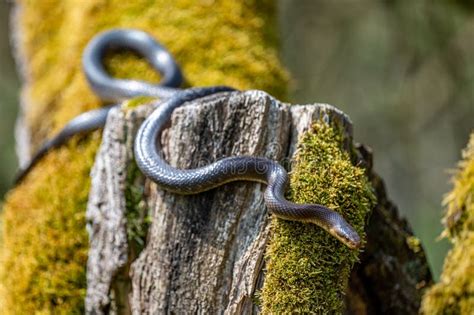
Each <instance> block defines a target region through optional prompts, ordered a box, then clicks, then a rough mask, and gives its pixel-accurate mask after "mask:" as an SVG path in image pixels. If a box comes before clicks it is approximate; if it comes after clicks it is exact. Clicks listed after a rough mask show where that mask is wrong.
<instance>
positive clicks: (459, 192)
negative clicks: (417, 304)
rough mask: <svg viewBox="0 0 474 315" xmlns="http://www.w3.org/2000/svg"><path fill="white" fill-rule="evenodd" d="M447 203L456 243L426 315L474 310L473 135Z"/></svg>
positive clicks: (428, 300)
mask: <svg viewBox="0 0 474 315" xmlns="http://www.w3.org/2000/svg"><path fill="white" fill-rule="evenodd" d="M444 203H445V205H446V208H447V210H446V214H445V217H444V221H445V224H446V230H445V232H444V234H445V236H447V237H449V239H450V240H451V241H452V243H453V248H452V249H451V251H450V252H449V253H448V255H447V256H446V259H445V261H444V267H443V272H442V274H441V278H440V281H439V283H437V284H436V285H434V286H433V287H432V288H431V289H430V290H429V291H428V292H427V294H426V295H425V296H424V298H423V304H422V312H423V313H424V314H471V313H472V311H473V310H474V134H472V135H471V139H470V142H469V144H468V146H467V148H466V149H465V150H464V152H463V160H462V161H461V162H460V163H459V168H458V171H457V172H456V174H455V175H454V177H453V189H452V190H451V192H449V194H447V196H446V198H445V200H444Z"/></svg>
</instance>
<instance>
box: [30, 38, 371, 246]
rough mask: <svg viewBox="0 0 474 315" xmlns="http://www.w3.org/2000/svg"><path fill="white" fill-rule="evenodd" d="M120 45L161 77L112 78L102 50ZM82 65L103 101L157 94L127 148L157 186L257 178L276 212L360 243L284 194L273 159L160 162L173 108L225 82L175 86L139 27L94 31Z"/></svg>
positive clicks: (92, 115) (207, 186)
mask: <svg viewBox="0 0 474 315" xmlns="http://www.w3.org/2000/svg"><path fill="white" fill-rule="evenodd" d="M121 48H126V49H130V50H132V51H135V52H137V53H138V54H140V55H142V56H144V57H145V58H146V59H147V60H148V62H149V63H150V64H151V65H152V66H153V67H154V68H155V69H157V70H158V71H159V72H160V73H161V74H162V76H163V79H162V81H161V82H160V83H159V84H155V85H153V84H150V83H148V82H143V81H138V80H124V79H116V78H112V77H111V76H110V75H109V74H108V73H107V71H106V69H105V67H104V66H103V58H104V56H105V54H106V52H107V51H108V50H110V49H121ZM83 67H84V72H85V74H86V78H87V80H88V82H89V84H90V86H91V88H92V89H93V90H94V91H95V93H96V94H97V95H98V96H99V97H100V98H101V99H102V100H103V101H119V100H123V99H128V98H131V97H135V96H152V97H157V98H159V99H160V100H159V101H155V102H153V103H152V106H154V108H155V109H154V110H153V112H152V113H151V114H150V115H149V116H148V117H147V118H146V119H145V121H144V122H143V123H142V124H141V126H140V128H139V130H138V132H137V135H136V137H135V141H134V148H133V150H134V156H135V161H136V163H137V166H138V168H139V169H140V170H141V172H142V173H143V174H144V175H145V176H146V177H147V178H148V179H150V180H151V181H153V182H155V183H156V184H157V185H158V186H159V187H161V188H162V189H164V190H166V191H170V192H172V193H176V194H181V195H191V194H199V193H201V192H204V191H208V190H211V189H214V188H217V187H219V186H221V185H224V184H227V183H229V182H234V181H252V182H258V183H263V184H265V185H266V188H265V191H264V203H265V205H266V207H267V209H268V210H269V211H270V212H271V213H273V214H274V215H275V216H276V217H278V218H281V219H284V220H290V221H299V222H304V223H311V224H315V225H317V226H319V227H321V228H322V229H324V230H325V231H327V232H328V233H329V234H331V235H332V236H334V237H335V238H336V239H338V240H339V241H341V242H342V243H343V244H345V245H346V246H347V247H349V248H350V249H357V248H360V246H361V244H362V242H361V239H360V237H359V235H358V233H357V232H356V231H355V229H354V228H353V227H352V226H351V225H350V224H349V223H348V222H347V221H346V220H345V219H344V217H343V216H342V215H341V214H339V213H337V212H336V211H334V210H332V209H330V208H328V207H325V206H323V205H319V204H297V203H293V202H291V201H288V200H287V199H286V198H285V191H286V189H287V186H288V182H289V177H288V173H287V171H286V170H285V168H284V167H283V166H281V165H280V164H279V163H278V162H276V161H273V160H271V159H268V158H264V157H255V156H245V155H241V156H231V157H225V158H222V159H219V160H217V161H215V162H213V163H211V164H209V165H206V166H203V167H198V168H194V169H178V168H175V167H172V166H171V165H170V164H168V163H167V162H166V160H165V159H164V158H163V152H162V147H161V143H160V141H158V139H161V138H160V136H161V133H162V132H163V130H164V129H165V128H166V127H167V126H168V125H169V121H170V119H171V115H172V114H173V112H174V110H175V109H176V108H178V107H180V106H182V105H184V104H186V103H189V102H193V101H196V100H199V99H202V98H205V97H209V96H211V95H217V94H222V95H223V96H224V95H225V93H227V94H229V93H232V92H235V91H237V90H236V89H233V88H231V87H226V86H212V87H198V88H188V89H179V88H178V86H179V85H181V83H182V73H181V71H180V69H179V66H178V65H177V64H176V62H175V61H174V59H173V57H172V56H171V54H170V53H169V52H168V51H167V50H166V49H165V48H164V47H163V46H162V45H161V44H159V43H158V42H157V41H156V40H154V39H153V38H152V37H151V36H150V35H149V34H147V33H145V32H142V31H139V30H131V29H118V30H110V31H106V32H103V33H101V34H99V35H98V36H96V37H95V38H93V39H92V41H91V42H90V43H89V44H88V45H87V47H86V49H85V52H84V54H83ZM115 106H118V105H110V106H107V107H104V108H100V109H97V110H94V111H89V112H86V113H83V114H81V115H79V116H78V117H76V118H74V119H73V120H72V121H71V122H69V123H68V124H67V125H66V127H65V128H64V129H63V130H62V131H61V132H60V133H59V134H58V135H57V136H56V137H54V138H53V139H52V140H50V141H47V142H46V143H45V145H43V147H42V148H41V149H40V150H39V151H38V152H39V153H37V154H36V155H35V157H34V158H33V159H32V162H30V165H29V166H28V167H27V168H26V169H25V170H26V171H24V172H23V175H22V177H24V176H25V175H26V173H27V172H28V170H29V169H31V167H33V164H34V163H36V162H37V161H38V160H39V159H40V158H41V157H42V156H43V155H44V154H45V153H46V152H47V151H49V150H50V149H51V148H53V147H57V146H59V145H62V144H64V142H65V141H67V139H69V138H70V137H71V136H72V135H74V134H77V133H79V132H85V131H89V130H93V129H97V128H100V127H103V126H104V124H105V121H106V117H107V114H108V112H109V111H110V109H112V108H113V107H115ZM45 148H46V149H45ZM42 149H43V150H42ZM41 152H43V153H42V154H41ZM22 177H21V178H22Z"/></svg>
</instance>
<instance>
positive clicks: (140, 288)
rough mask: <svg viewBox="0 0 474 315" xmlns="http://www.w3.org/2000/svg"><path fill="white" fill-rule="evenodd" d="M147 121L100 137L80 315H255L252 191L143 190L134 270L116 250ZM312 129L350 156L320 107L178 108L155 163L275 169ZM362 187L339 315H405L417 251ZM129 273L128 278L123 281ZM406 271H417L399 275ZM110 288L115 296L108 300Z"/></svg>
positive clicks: (416, 280) (257, 198)
mask: <svg viewBox="0 0 474 315" xmlns="http://www.w3.org/2000/svg"><path fill="white" fill-rule="evenodd" d="M148 112H149V110H147V109H146V107H141V108H139V109H136V110H131V111H126V112H124V111H120V110H117V111H114V112H112V113H111V115H110V117H109V121H108V124H107V127H106V129H105V131H104V138H103V143H102V147H101V149H100V152H99V154H98V158H97V160H96V164H95V166H94V171H93V173H92V174H93V178H92V191H91V195H90V199H89V206H88V218H89V219H90V221H91V223H92V224H91V227H92V228H91V231H92V233H91V249H90V255H89V262H88V294H87V299H86V308H87V310H88V311H89V312H90V313H103V312H106V311H107V310H110V309H112V310H116V311H118V312H119V313H127V312H129V311H131V312H132V313H134V314H157V313H176V314H181V313H201V314H216V313H225V314H251V313H258V312H259V307H258V305H257V304H256V303H255V301H256V298H255V295H256V293H257V292H258V290H259V289H260V288H261V286H262V283H263V281H264V278H265V273H264V265H265V263H264V259H263V256H264V252H265V247H266V244H267V241H268V238H269V215H268V213H267V211H266V209H265V206H264V202H263V189H264V187H263V186H262V185H261V184H256V183H244V182H239V183H230V184H227V185H224V186H222V187H220V188H219V189H214V190H211V191H209V192H206V193H201V194H198V195H193V196H179V195H176V194H172V193H169V192H165V191H162V190H161V189H159V188H158V187H156V185H154V184H152V183H149V182H147V184H146V187H147V189H146V193H145V200H146V204H147V205H148V209H149V211H150V212H149V214H150V216H151V221H152V223H151V227H150V229H149V231H148V236H147V244H146V247H145V249H144V250H143V251H142V252H141V253H140V255H139V256H138V258H137V259H135V257H132V256H133V255H130V253H131V250H130V248H129V246H128V244H129V242H126V241H125V239H126V235H127V211H129V210H127V207H126V203H127V202H126V199H127V197H126V193H125V190H126V185H130V183H126V176H127V175H126V174H127V173H128V171H127V169H130V167H133V160H132V157H131V154H130V153H131V152H132V141H131V140H130V139H133V137H134V134H135V132H136V129H137V125H138V124H139V123H140V122H141V120H142V119H143V117H144V116H145V115H146V114H147V113H148ZM321 118H322V119H324V121H326V122H328V123H331V124H334V123H336V122H337V125H338V126H343V129H344V130H343V131H342V133H343V135H344V138H345V139H346V142H347V149H348V150H349V149H350V148H351V147H352V126H351V123H350V121H349V120H348V119H347V117H346V116H345V115H344V114H343V113H341V112H340V111H338V110H337V109H335V108H333V107H331V106H327V105H321V104H315V105H305V106H289V105H288V104H284V103H281V102H279V101H278V100H276V99H274V98H272V97H271V96H269V95H268V94H266V93H263V92H260V91H248V92H235V93H232V94H229V95H226V96H219V97H211V98H206V99H205V100H200V101H199V102H193V103H192V104H189V105H187V106H184V107H182V108H179V109H178V110H176V111H175V113H174V114H173V117H172V123H171V127H170V128H169V129H167V131H166V132H165V133H164V135H163V137H162V139H161V141H162V144H163V148H164V152H165V156H166V159H167V160H168V161H169V162H170V164H171V165H173V166H176V167H179V168H194V167H198V166H202V165H207V164H209V163H211V162H213V161H215V160H217V159H219V158H222V157H225V156H235V155H252V156H265V157H268V158H271V159H274V160H278V161H282V160H284V159H288V158H291V156H292V155H293V153H294V150H295V148H296V142H297V140H298V137H299V136H300V135H301V134H302V133H303V132H305V131H306V130H307V129H308V128H310V127H311V125H312V123H313V122H314V121H316V120H318V119H321ZM356 152H358V154H354V160H355V161H356V163H359V164H360V163H365V166H366V167H367V171H368V173H369V174H371V163H370V154H369V153H368V151H367V150H365V149H364V148H363V147H360V148H359V149H357V150H356ZM371 176H372V178H373V182H374V183H376V182H378V183H379V184H377V185H376V187H377V193H378V197H379V200H380V202H379V205H378V206H377V208H376V209H375V213H374V214H373V217H372V221H371V225H370V227H369V228H368V230H369V240H368V246H367V250H366V253H365V254H364V256H363V257H364V258H363V261H362V262H361V264H360V265H359V266H358V267H357V268H356V269H355V270H354V273H353V275H352V277H351V282H350V286H349V290H348V294H347V297H346V304H347V308H348V311H349V312H352V313H357V314H376V313H377V312H380V311H384V312H386V313H399V312H402V311H403V312H407V313H409V314H413V313H416V310H417V307H418V306H419V303H420V297H421V289H422V287H424V286H425V285H426V284H427V283H429V282H430V281H431V278H430V274H429V269H428V268H427V265H426V260H425V257H424V255H423V251H422V249H421V248H419V247H418V249H413V248H412V247H410V246H409V245H410V244H409V243H408V242H407V238H409V237H410V235H411V232H410V231H409V228H407V226H406V223H405V222H404V221H400V220H399V219H398V218H397V215H396V210H395V209H394V207H393V206H392V205H391V204H390V203H389V202H388V201H387V200H386V196H385V192H384V191H383V188H382V186H381V185H382V184H381V183H380V181H379V179H378V178H376V177H375V175H373V174H372V175H371ZM372 226H373V227H374V228H372ZM382 240H385V241H382ZM127 255H128V257H127ZM130 264H132V265H131V268H130V273H129V277H130V278H129V279H127V280H125V281H123V275H124V274H125V275H126V276H128V275H127V273H128V269H129V265H130ZM407 264H411V265H415V266H418V267H419V268H418V269H416V270H408V269H407V268H406V265H407ZM335 272H337V271H335ZM128 281H129V284H128V285H127V284H126V283H127V282H128ZM117 282H120V283H121V284H122V285H121V286H122V288H125V290H114V288H115V289H116V288H117ZM124 283H125V285H123V284H124ZM130 284H131V285H130ZM374 288H377V290H374ZM378 289H380V291H379V290H378ZM118 295H122V296H118ZM127 296H128V299H127ZM123 301H126V302H125V303H124V302H123Z"/></svg>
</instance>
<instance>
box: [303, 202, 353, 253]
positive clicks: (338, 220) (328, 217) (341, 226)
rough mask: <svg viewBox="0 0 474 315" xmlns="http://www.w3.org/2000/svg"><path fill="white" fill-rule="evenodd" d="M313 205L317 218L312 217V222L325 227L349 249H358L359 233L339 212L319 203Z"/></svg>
mask: <svg viewBox="0 0 474 315" xmlns="http://www.w3.org/2000/svg"><path fill="white" fill-rule="evenodd" d="M315 206H316V209H317V210H316V211H317V220H314V219H313V220H312V222H313V223H315V224H317V225H319V226H320V227H322V228H323V229H325V230H326V231H327V232H328V233H329V234H331V235H332V236H334V237H335V238H337V239H338V240H339V241H341V242H342V243H344V244H345V245H346V246H347V247H349V248H350V249H358V248H360V247H361V246H362V241H361V239H360V237H359V234H357V232H356V231H355V230H354V228H353V227H352V226H351V225H350V224H349V223H347V221H346V220H345V219H344V218H343V217H342V216H341V215H340V214H339V213H337V212H336V211H334V210H331V209H329V208H326V207H324V206H321V205H315Z"/></svg>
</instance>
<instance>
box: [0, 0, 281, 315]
mask: <svg viewBox="0 0 474 315" xmlns="http://www.w3.org/2000/svg"><path fill="white" fill-rule="evenodd" d="M18 3H19V5H21V7H22V12H21V14H20V15H19V16H18V17H17V20H16V22H18V24H19V25H21V29H20V31H19V33H21V34H22V37H21V39H20V43H19V47H20V48H21V50H22V53H23V55H24V56H25V59H26V65H25V66H26V69H27V70H28V73H27V75H28V82H27V85H26V86H25V90H24V95H25V96H26V98H27V100H28V101H29V103H30V104H29V107H28V112H27V116H26V120H27V124H28V125H29V126H30V128H31V130H32V131H33V132H32V135H33V136H32V142H33V146H38V145H39V144H40V143H41V142H42V141H43V140H44V139H45V138H46V137H47V136H48V135H51V134H52V133H54V132H56V131H57V130H59V129H60V128H61V127H62V126H64V125H65V123H66V122H67V121H69V120H70V119H71V118H73V117H75V116H77V115H78V114H79V113H81V112H84V111H86V110H90V109H93V108H96V107H98V106H100V105H101V104H100V102H99V100H98V99H97V97H95V96H94V95H93V93H92V91H91V90H90V89H89V87H88V86H87V83H86V80H85V78H84V75H83V73H82V70H81V61H80V59H81V54H82V50H83V48H84V46H85V45H86V44H87V42H88V41H89V40H90V39H91V38H92V37H93V36H94V35H95V34H97V32H99V31H102V30H105V29H109V28H112V27H134V28H139V29H142V30H145V31H148V32H150V33H151V34H152V35H153V36H155V37H156V38H157V39H159V40H160V41H161V42H162V43H163V44H164V45H165V46H166V47H167V48H168V49H169V50H170V51H171V52H172V53H173V55H175V56H176V58H177V61H178V63H179V64H180V65H181V66H182V68H183V71H184V73H185V75H186V80H187V83H188V84H189V85H193V86H202V85H216V84H225V85H230V86H234V87H236V88H240V89H249V88H252V89H262V90H266V91H268V92H269V93H272V94H273V95H276V96H277V97H279V98H283V99H284V98H285V97H286V88H287V76H286V73H285V71H284V70H283V68H282V66H281V64H280V62H279V60H278V58H277V49H276V47H277V42H276V39H277V32H276V23H275V16H276V5H275V3H274V1H270V0H264V1H257V0H246V1H233V0H220V1H207V0H203V1H199V2H196V1H192V0H176V1H173V2H169V1H164V0H156V1H150V0H138V1H119V0H110V1H102V0H95V1H79V0H76V1H60V0H50V1H39V0H36V1H35V0H19V1H18ZM107 67H108V68H109V69H110V70H111V72H112V73H114V74H116V75H118V76H120V77H124V78H140V79H142V80H149V81H157V80H159V76H158V75H157V74H156V73H155V72H154V71H153V70H151V69H149V68H148V67H147V66H146V63H145V62H143V61H139V60H137V58H136V57H135V56H133V55H132V54H118V55H114V56H113V57H111V58H109V59H108V61H107ZM256 78H258V80H256ZM134 102H135V101H132V102H131V103H132V104H131V105H132V106H133V103H134ZM138 103H140V101H138ZM129 105H130V104H129ZM99 141H100V139H99V137H98V134H95V135H94V136H92V137H87V138H86V139H84V140H83V141H78V140H76V141H72V142H71V143H70V144H69V145H68V146H67V147H65V148H62V149H60V150H55V151H53V152H51V153H50V154H48V156H47V157H46V158H45V159H44V160H43V161H42V162H41V163H40V164H39V165H38V166H37V167H36V168H35V170H34V171H33V172H32V173H31V174H30V175H29V176H28V177H27V178H26V179H25V181H24V182H23V184H22V185H20V186H19V187H17V188H15V189H14V190H13V191H12V192H11V193H10V194H9V195H8V197H7V200H6V203H5V206H4V209H3V218H2V220H3V222H2V224H3V227H2V239H3V241H2V246H1V248H0V259H1V260H0V286H1V287H2V290H1V291H0V304H1V306H2V311H4V313H5V314H32V313H37V314H40V313H41V314H48V313H53V312H54V313H58V314H74V313H81V312H82V311H83V296H84V291H85V273H84V272H85V263H86V255H87V246H88V244H87V236H86V233H85V222H84V211H85V205H86V200H87V193H88V189H89V185H90V183H89V179H88V177H89V170H90V167H91V165H92V162H93V156H94V154H95V150H96V148H97V146H98V143H99ZM139 194H140V192H137V191H134V190H133V188H130V191H129V192H128V197H127V198H128V199H127V200H128V201H129V206H130V210H131V211H130V213H129V219H130V220H131V222H132V223H133V222H135V223H137V222H139V221H140V220H138V218H139V217H140V216H139V215H138V216H136V218H132V217H134V216H135V215H136V214H137V213H138V212H134V211H135V210H137V208H136V206H137V205H138V204H137V198H138V195H139ZM135 219H137V220H135ZM132 226H134V227H132ZM130 227H131V228H130V230H129V235H130V236H131V238H132V239H134V240H138V239H143V233H144V230H143V229H142V226H141V224H131V225H130Z"/></svg>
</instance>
